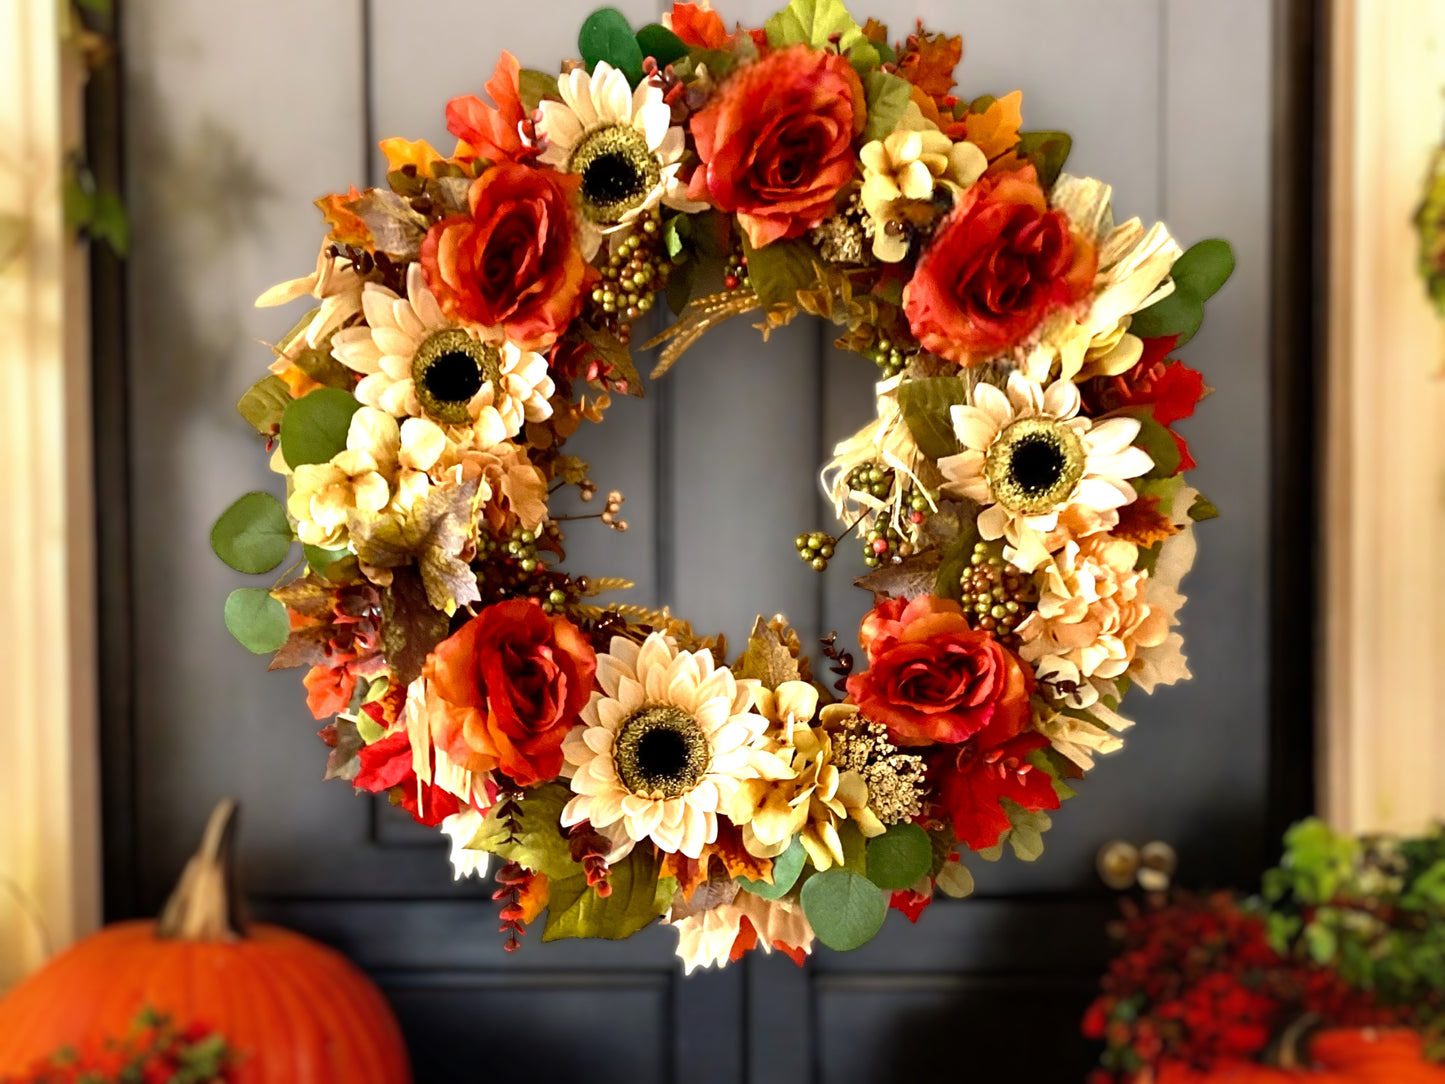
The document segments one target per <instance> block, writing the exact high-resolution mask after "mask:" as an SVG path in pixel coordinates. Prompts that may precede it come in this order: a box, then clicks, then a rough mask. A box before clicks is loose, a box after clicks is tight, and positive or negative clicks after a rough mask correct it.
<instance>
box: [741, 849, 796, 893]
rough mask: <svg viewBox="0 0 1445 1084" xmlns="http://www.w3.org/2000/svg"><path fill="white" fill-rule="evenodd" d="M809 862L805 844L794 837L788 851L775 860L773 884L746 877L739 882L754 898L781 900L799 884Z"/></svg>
mask: <svg viewBox="0 0 1445 1084" xmlns="http://www.w3.org/2000/svg"><path fill="white" fill-rule="evenodd" d="M807 860H808V852H807V851H805V850H804V849H803V844H802V842H801V841H800V840H799V839H798V837H797V836H794V837H793V841H792V842H791V843H789V844H788V849H787V850H786V851H784V852H783V853H782V854H780V855H778V857H776V858H774V859H773V883H772V884H766V883H764V882H763V881H750V880H748V879H747V878H746V877H740V878H738V880H739V882H740V883H741V884H742V887H743V888H744V889H746V890H747V891H749V892H751V893H752V894H753V895H754V896H760V897H761V898H763V899H765V900H780V899H782V898H783V897H784V896H786V895H787V894H788V893H789V892H791V891H792V890H793V886H794V885H795V884H797V883H798V875H799V874H800V873H802V872H803V865H804V863H805V862H807Z"/></svg>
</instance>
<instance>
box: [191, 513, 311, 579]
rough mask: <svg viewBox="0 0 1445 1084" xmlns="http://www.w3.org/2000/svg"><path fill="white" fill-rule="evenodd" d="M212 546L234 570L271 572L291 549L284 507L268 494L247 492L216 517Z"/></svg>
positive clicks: (289, 525) (212, 531)
mask: <svg viewBox="0 0 1445 1084" xmlns="http://www.w3.org/2000/svg"><path fill="white" fill-rule="evenodd" d="M211 549H213V550H215V551H216V556H217V557H219V558H220V559H221V560H223V561H225V562H226V564H228V565H230V566H231V567H232V568H234V569H235V570H236V571H237V572H245V573H248V574H250V575H255V574H257V573H260V572H270V571H271V569H273V568H275V567H276V566H277V565H279V564H280V563H281V562H282V561H284V560H286V554H287V553H288V552H290V549H291V524H290V522H289V521H288V520H287V519H286V509H284V508H282V507H281V502H280V501H278V500H277V499H276V498H275V497H273V496H271V494H269V493H247V494H246V495H245V496H244V497H242V498H241V499H240V500H238V501H237V502H236V503H235V504H233V505H231V507H230V508H227V509H226V510H225V511H224V512H222V513H221V516H220V518H219V519H217V520H216V525H215V526H214V527H212V528H211Z"/></svg>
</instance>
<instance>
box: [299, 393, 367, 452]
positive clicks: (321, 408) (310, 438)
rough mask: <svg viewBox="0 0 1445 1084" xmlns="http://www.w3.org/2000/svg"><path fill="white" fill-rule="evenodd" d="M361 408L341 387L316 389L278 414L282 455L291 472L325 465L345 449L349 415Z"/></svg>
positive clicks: (349, 422)
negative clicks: (312, 465) (311, 465)
mask: <svg viewBox="0 0 1445 1084" xmlns="http://www.w3.org/2000/svg"><path fill="white" fill-rule="evenodd" d="M360 409H361V404H360V403H358V402H357V401H356V399H355V397H354V396H353V395H352V394H351V393H350V392H346V391H342V390H341V389H340V388H317V389H316V390H315V391H313V392H311V393H310V394H308V395H304V396H302V397H301V398H300V399H295V400H293V401H292V402H291V403H290V404H289V405H288V406H287V407H286V411H285V413H284V414H282V415H281V455H282V456H283V457H284V458H285V460H286V465H287V466H288V467H291V468H292V469H293V470H294V469H295V468H297V467H300V466H303V465H305V464H307V463H326V462H329V461H330V459H331V457H332V456H334V455H335V454H336V453H337V452H340V451H342V450H343V449H345V447H346V431H347V430H348V429H349V428H350V427H351V416H352V415H353V414H355V413H356V412H357V411H358V410H360Z"/></svg>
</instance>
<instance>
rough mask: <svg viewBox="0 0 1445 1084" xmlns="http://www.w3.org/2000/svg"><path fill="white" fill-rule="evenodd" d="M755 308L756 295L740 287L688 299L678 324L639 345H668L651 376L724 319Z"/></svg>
mask: <svg viewBox="0 0 1445 1084" xmlns="http://www.w3.org/2000/svg"><path fill="white" fill-rule="evenodd" d="M758 308H762V302H761V301H759V300H758V295H757V294H755V293H753V292H752V291H751V290H742V289H739V290H727V291H724V292H723V293H717V294H708V295H706V296H705V297H699V298H694V299H693V300H692V301H689V302H688V303H687V308H685V309H683V310H682V315H681V316H680V317H679V318H678V320H677V323H675V324H673V325H672V326H671V327H669V328H667V329H665V330H664V331H663V332H662V333H661V334H659V335H656V336H654V337H653V338H651V339H649V340H648V341H647V342H645V343H643V344H642V348H643V349H644V350H651V349H653V348H654V347H657V346H663V344H664V343H666V344H667V345H666V346H663V350H662V354H661V356H660V357H659V359H658V362H657V365H656V366H655V367H654V368H653V370H652V374H651V376H652V379H654V380H656V379H657V378H658V377H660V376H662V374H663V373H665V372H667V370H669V369H671V368H672V367H673V365H675V364H676V363H677V359H678V358H680V357H682V355H683V352H684V351H686V350H687V349H688V347H690V346H692V344H693V343H695V342H697V341H698V340H699V339H701V338H702V337H703V335H705V334H706V333H707V332H708V331H710V330H711V329H712V328H714V327H716V326H717V325H718V324H720V323H722V322H723V321H724V320H728V319H730V318H732V317H734V316H741V315H742V314H743V313H745V312H752V311H753V310H754V309H758Z"/></svg>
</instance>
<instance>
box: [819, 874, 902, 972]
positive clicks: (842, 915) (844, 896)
mask: <svg viewBox="0 0 1445 1084" xmlns="http://www.w3.org/2000/svg"><path fill="white" fill-rule="evenodd" d="M801 899H802V901H803V914H804V915H805V916H807V919H808V923H809V925H811V926H812V927H813V932H814V933H815V934H817V935H818V940H819V941H821V942H823V944H825V945H827V946H828V947H829V948H830V949H836V950H838V951H839V952H849V951H851V950H853V949H855V948H858V947H859V946H861V945H866V944H867V943H868V942H869V941H871V940H872V939H873V935H874V934H876V933H877V932H878V931H879V930H880V929H881V928H882V926H883V920H884V919H885V918H887V917H888V897H887V896H886V895H884V894H883V890H882V889H880V888H879V887H878V886H877V885H875V884H874V883H873V882H872V881H870V880H868V878H866V877H864V876H862V875H861V874H857V873H854V872H853V871H852V870H847V869H830V870H826V871H824V872H823V873H819V874H817V875H816V876H814V877H810V878H808V883H807V884H805V885H803V891H802V893H801Z"/></svg>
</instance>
